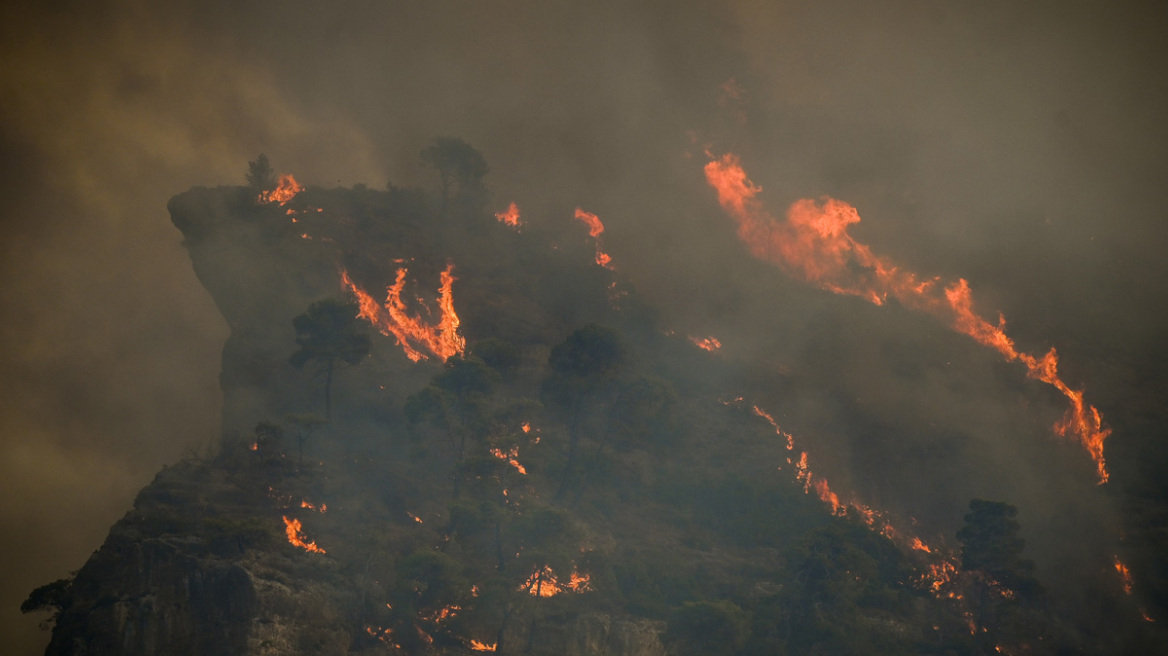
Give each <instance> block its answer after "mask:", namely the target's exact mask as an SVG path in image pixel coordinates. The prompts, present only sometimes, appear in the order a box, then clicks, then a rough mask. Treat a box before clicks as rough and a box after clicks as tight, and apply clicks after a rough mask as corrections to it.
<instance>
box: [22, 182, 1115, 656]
mask: <svg viewBox="0 0 1168 656" xmlns="http://www.w3.org/2000/svg"><path fill="white" fill-rule="evenodd" d="M452 175H453V174H452ZM479 177H481V176H479ZM479 177H474V176H469V177H468V176H467V175H465V174H464V175H463V177H462V178H459V177H457V175H455V176H454V177H453V178H452V182H451V184H449V185H446V186H445V187H444V191H443V192H442V193H426V192H423V191H420V190H414V189H396V188H392V187H391V188H390V189H389V190H387V191H375V190H371V189H367V188H354V189H332V190H328V189H315V188H309V189H302V188H300V187H299V186H298V185H295V183H294V182H293V181H292V180H291V179H290V178H289V179H284V180H282V181H281V184H280V187H279V188H277V189H272V188H267V189H265V188H255V187H220V188H218V189H207V188H196V189H192V190H190V191H188V192H186V193H183V194H180V195H178V196H175V197H174V198H173V199H172V200H171V202H170V207H169V209H170V213H171V217H172V219H173V221H174V223H175V225H176V226H177V227H178V228H179V229H180V230H182V232H183V234H184V236H185V245H186V247H187V250H188V252H189V253H190V256H191V260H192V263H193V266H194V269H195V272H196V273H197V275H198V277H199V279H200V280H201V281H202V283H203V284H204V286H205V287H206V288H207V290H208V291H209V292H210V294H211V295H212V297H213V298H214V300H215V302H216V304H217V305H218V307H219V309H220V311H221V312H222V314H223V316H224V318H225V319H226V320H227V322H228V324H229V326H230V328H231V335H230V338H229V339H228V341H227V343H226V345H225V347H224V351H223V369H222V374H221V385H222V388H223V393H224V416H223V435H222V439H221V445H220V447H219V448H218V449H217V450H216V451H215V452H214V453H207V454H192V456H191V457H189V458H188V459H186V460H185V461H183V462H181V463H179V464H176V465H174V466H171V467H168V468H166V469H164V470H163V471H162V472H160V473H159V474H158V476H157V477H156V479H155V480H154V482H153V483H151V484H150V485H149V486H148V487H146V488H145V489H143V490H142V492H141V493H140V494H139V496H138V499H137V501H136V502H135V505H134V509H133V510H132V511H131V512H129V513H128V514H127V515H126V516H125V518H123V519H122V520H121V521H119V522H118V523H117V524H116V525H115V526H114V527H113V528H112V529H111V532H110V535H109V538H108V539H107V541H106V543H105V544H104V545H103V546H102V547H101V549H100V550H98V551H97V552H96V553H95V554H94V555H93V557H92V558H91V559H90V560H89V562H87V563H86V564H85V566H84V567H83V568H82V569H81V570H80V571H79V572H78V573H77V575H76V576H75V577H74V578H73V579H71V580H68V581H60V582H57V583H56V584H51V585H49V586H46V587H44V588H41V589H40V590H38V591H37V592H35V593H34V595H33V597H32V598H30V602H29V606H30V607H33V608H35V607H41V608H49V609H56V610H57V611H58V613H57V615H56V626H55V629H54V633H53V639H52V643H51V645H50V647H49V649H48V652H47V653H49V654H54V655H56V654H60V655H65V654H69V655H80V654H87V655H90V656H94V655H99V654H143V655H145V654H176V655H182V654H192V655H193V654H233V655H234V654H254V655H261V654H271V655H275V654H301V653H303V654H347V653H351V654H377V653H410V654H425V653H434V654H462V653H472V652H474V651H496V652H497V653H511V654H520V653H530V654H580V655H581V656H583V655H585V654H608V655H610V656H634V655H636V656H650V655H658V654H661V655H663V654H666V653H672V654H784V653H790V654H828V653H831V654H846V653H852V654H906V653H929V654H981V653H999V652H1003V651H1004V652H1006V653H1034V654H1046V653H1050V654H1054V653H1074V652H1075V651H1076V650H1083V651H1086V652H1092V651H1093V650H1097V649H1098V644H1096V643H1093V642H1092V639H1091V638H1090V637H1089V636H1082V635H1078V634H1077V633H1076V631H1075V629H1074V628H1073V627H1071V626H1069V625H1068V623H1067V622H1066V621H1064V620H1062V619H1060V618H1059V617H1058V616H1057V615H1055V614H1054V613H1053V612H1051V610H1050V608H1049V605H1048V603H1047V601H1046V600H1045V599H1044V597H1043V594H1042V592H1041V586H1039V585H1038V584H1037V581H1035V580H1034V579H1033V578H1032V577H1031V576H1030V575H1029V571H1030V570H1029V566H1028V565H1027V562H1026V561H1025V560H1024V559H1022V558H1020V547H1018V546H1017V545H1015V544H1014V543H1012V542H1011V540H1012V539H1013V537H1014V534H1013V531H1014V530H1015V529H1016V526H1017V525H1016V524H1013V525H1011V520H1010V518H1009V513H1008V510H1009V508H1008V507H1007V506H1005V505H1004V504H1000V505H997V506H992V504H991V506H992V507H987V510H986V512H987V513H989V514H988V515H984V516H983V515H977V513H976V512H974V513H973V515H974V519H973V520H971V522H972V523H971V525H970V526H971V527H972V528H971V529H970V530H971V531H972V532H971V533H969V534H967V535H974V534H977V535H980V536H981V537H980V538H977V539H979V540H981V541H980V542H977V540H975V539H974V538H970V539H969V540H967V542H968V544H967V552H969V549H971V548H975V549H980V550H981V551H980V552H978V553H981V554H982V555H986V557H987V559H983V560H982V561H980V563H973V564H971V562H970V561H969V559H966V562H965V563H964V564H965V565H966V566H967V569H962V564H963V563H962V560H961V558H960V556H959V554H957V553H955V552H954V549H955V547H953V546H952V545H951V546H950V547H949V548H948V549H944V548H940V547H939V546H937V545H934V546H933V547H932V548H929V547H928V546H927V545H925V544H923V543H922V542H921V541H920V540H919V539H917V538H916V537H915V536H913V535H912V533H911V526H910V525H909V523H907V522H902V521H900V520H898V519H896V518H895V517H892V516H888V515H885V514H883V513H881V512H879V511H876V510H873V509H871V508H867V507H863V506H858V505H851V504H848V503H846V502H841V501H840V500H839V498H838V497H836V496H835V495H834V493H833V492H832V491H831V490H830V489H828V488H827V487H826V483H824V482H822V479H816V478H815V477H814V475H813V474H812V473H811V472H810V470H809V469H808V468H807V462H806V458H805V457H804V458H802V459H801V458H800V457H799V449H798V448H797V447H796V445H795V444H794V443H793V441H792V438H791V437H790V436H787V435H786V434H785V433H783V432H782V431H781V430H780V429H779V428H778V427H777V426H775V425H774V424H773V421H771V420H770V419H769V417H768V416H767V414H766V412H765V409H763V408H758V407H756V406H754V405H753V403H752V401H751V400H750V399H751V396H750V393H751V391H752V390H753V389H755V388H756V387H757V386H759V385H761V384H766V381H759V380H758V379H757V377H756V376H755V375H754V374H749V375H748V374H747V373H745V372H743V371H740V370H737V369H735V368H734V367H731V366H730V365H728V364H726V363H725V362H723V361H721V360H720V359H719V358H718V357H717V356H716V355H714V354H712V353H711V352H709V351H708V349H712V348H713V345H712V344H710V343H705V344H701V345H699V344H697V343H696V342H695V343H691V341H690V340H687V339H686V338H685V337H684V336H679V335H673V334H671V333H670V332H669V331H668V330H666V329H665V327H663V326H659V325H657V324H656V322H655V320H654V314H653V312H652V310H651V309H650V308H648V307H647V306H646V304H645V303H644V302H643V301H642V300H641V299H640V298H639V297H638V295H637V293H636V291H635V290H634V289H633V288H632V287H631V286H630V285H629V284H628V283H627V281H625V280H624V279H622V277H621V276H620V275H619V273H618V272H616V271H615V270H613V269H611V268H609V266H611V265H610V264H609V263H608V261H607V259H606V257H605V256H604V253H603V251H602V243H601V242H600V241H599V240H598V237H599V236H600V234H601V231H602V227H600V230H598V229H597V226H599V222H598V220H597V223H596V224H593V223H591V220H593V219H595V217H592V219H589V216H590V215H588V214H587V212H586V211H583V210H580V211H577V213H576V215H577V216H576V218H577V219H579V220H578V221H573V220H565V221H563V222H561V223H559V224H557V223H555V222H551V221H549V222H547V223H546V224H540V223H538V222H534V221H533V222H530V223H528V222H526V221H525V220H524V219H523V218H520V219H519V221H520V223H519V224H518V225H511V222H510V221H509V217H506V216H498V217H496V216H495V215H493V214H492V212H490V211H488V210H487V209H486V204H485V202H484V198H485V197H486V196H485V191H484V190H483V189H482V187H481V180H480V179H479ZM444 180H445V178H444ZM293 354H300V357H299V358H297V357H293ZM296 365H299V366H296ZM160 438H161V437H160ZM995 512H996V513H997V515H995V514H994V513H995ZM979 522H980V523H979ZM994 522H997V523H996V524H995V523H994ZM1011 526H1013V527H1014V528H1011ZM987 527H988V528H987ZM982 529H985V530H984V531H983V533H977V531H978V530H982ZM995 531H996V533H995ZM975 542H976V546H974V547H970V546H969V545H973V544H974V543H975ZM955 544H956V543H955ZM1137 644H1138V641H1137Z"/></svg>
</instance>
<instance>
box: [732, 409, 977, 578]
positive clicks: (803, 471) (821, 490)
mask: <svg viewBox="0 0 1168 656" xmlns="http://www.w3.org/2000/svg"><path fill="white" fill-rule="evenodd" d="M740 402H742V397H738V398H736V399H734V400H733V401H723V403H725V404H727V405H731V404H733V403H740ZM751 409H752V410H753V411H754V414H755V415H757V416H759V417H762V418H763V419H765V420H766V421H767V423H769V424H770V425H771V427H772V428H774V429H775V434H776V435H778V436H779V437H782V438H783V439H784V440H785V441H786V448H787V451H788V453H793V452H794V450H795V437H794V436H793V435H791V434H790V433H788V432H786V431H784V430H783V429H782V428H780V427H779V424H778V422H776V421H775V418H774V417H772V416H771V415H770V414H769V413H768V412H767V411H765V410H763V409H762V408H760V407H758V406H757V405H755V406H751ZM787 463H788V464H791V465H793V466H794V468H795V480H797V481H799V482H801V483H802V484H803V492H804V493H805V494H811V492H812V490H814V491H815V496H817V497H818V498H819V500H820V501H822V502H823V503H825V504H827V505H828V506H830V507H831V513H832V514H833V515H838V516H841V517H842V516H845V515H848V514H849V513H852V512H854V513H855V514H856V516H858V517H859V518H860V519H861V520H863V522H864V523H865V524H867V525H868V526H869V527H870V528H871V529H872V530H874V531H879V532H880V534H881V535H883V536H884V537H886V538H888V539H889V540H892V541H894V542H898V543H901V544H902V545H905V546H907V547H908V548H910V549H913V550H916V551H921V552H923V553H927V554H929V555H930V557H931V559H932V562H930V563H929V564H928V567H927V569H926V571H925V572H924V573H922V574H921V579H920V583H921V584H922V585H924V586H925V587H927V588H928V589H930V590H931V591H932V592H933V593H934V594H935V595H937V596H941V588H942V587H944V586H945V584H947V583H949V582H950V581H952V580H953V578H954V577H955V576H956V575H957V564H956V561H955V560H954V559H952V557H950V556H945V555H943V554H939V553H937V552H936V551H934V550H933V549H932V548H931V547H929V545H927V544H925V543H924V541H922V540H921V539H920V538H919V537H917V536H915V535H914V536H904V535H902V534H901V533H900V532H899V531H897V530H896V527H894V526H893V525H892V523H891V522H890V521H888V520H887V519H886V518H885V515H884V513H882V512H880V511H879V510H876V509H874V508H872V507H870V506H867V505H865V504H863V503H860V502H859V501H856V500H855V499H853V500H850V501H847V502H845V501H843V500H841V499H840V496H839V495H838V494H836V493H835V492H834V491H833V490H832V489H831V486H830V485H829V484H828V482H827V479H826V478H824V477H822V476H819V475H817V474H815V473H814V472H812V471H811V466H810V464H809V463H808V456H807V452H806V451H801V452H800V453H799V459H798V460H793V459H792V457H791V456H788V457H787ZM949 596H950V597H958V596H959V595H956V594H954V593H950V594H949Z"/></svg>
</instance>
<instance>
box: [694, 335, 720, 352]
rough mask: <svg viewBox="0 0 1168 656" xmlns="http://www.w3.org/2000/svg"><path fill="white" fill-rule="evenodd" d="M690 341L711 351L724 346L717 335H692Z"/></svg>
mask: <svg viewBox="0 0 1168 656" xmlns="http://www.w3.org/2000/svg"><path fill="white" fill-rule="evenodd" d="M689 341H691V342H693V345H694V346H696V347H698V348H700V349H702V350H704V351H709V352H710V353H713V352H715V351H717V350H718V349H720V348H722V342H719V341H718V338H717V337H694V336H692V335H691V336H690V338H689Z"/></svg>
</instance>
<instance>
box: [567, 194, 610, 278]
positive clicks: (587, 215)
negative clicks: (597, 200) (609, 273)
mask: <svg viewBox="0 0 1168 656" xmlns="http://www.w3.org/2000/svg"><path fill="white" fill-rule="evenodd" d="M575 217H576V220H578V221H581V222H582V223H584V225H586V226H588V236H589V237H592V239H593V240H594V241H595V242H596V264H598V265H600V266H602V267H604V268H606V269H612V268H614V267H613V265H612V257H611V256H610V255H609V254H608V253H606V252H604V238H603V237H602V235H603V234H604V224H603V223H601V221H600V217H598V216H596V215H595V214H593V213H592V212H585V211H584V210H583V209H581V208H579V207H577V208H576V213H575Z"/></svg>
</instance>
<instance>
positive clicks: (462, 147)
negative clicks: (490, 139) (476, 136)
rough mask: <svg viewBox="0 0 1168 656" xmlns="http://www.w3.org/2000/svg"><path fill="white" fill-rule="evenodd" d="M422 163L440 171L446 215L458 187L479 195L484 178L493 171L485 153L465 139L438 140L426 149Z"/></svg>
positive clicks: (443, 207) (465, 191)
mask: <svg viewBox="0 0 1168 656" xmlns="http://www.w3.org/2000/svg"><path fill="white" fill-rule="evenodd" d="M420 157H421V159H422V163H424V164H426V165H427V166H432V167H434V169H435V170H436V171H438V179H439V181H440V182H441V185H442V211H443V212H445V211H446V208H447V205H448V203H449V201H450V195H451V192H452V191H454V189H455V187H457V189H458V192H459V193H460V194H468V193H470V194H477V193H481V192H482V191H483V177H484V176H486V175H487V172H488V171H490V167H488V166H487V160H486V158H484V157H483V155H482V153H480V152H479V151H477V150H475V149H474V148H472V147H471V146H470V144H468V143H466V142H465V141H463V140H462V139H458V138H455V137H438V138H436V139H434V143H433V144H431V145H429V146H427V147H426V148H424V149H422V152H421V153H420Z"/></svg>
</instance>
